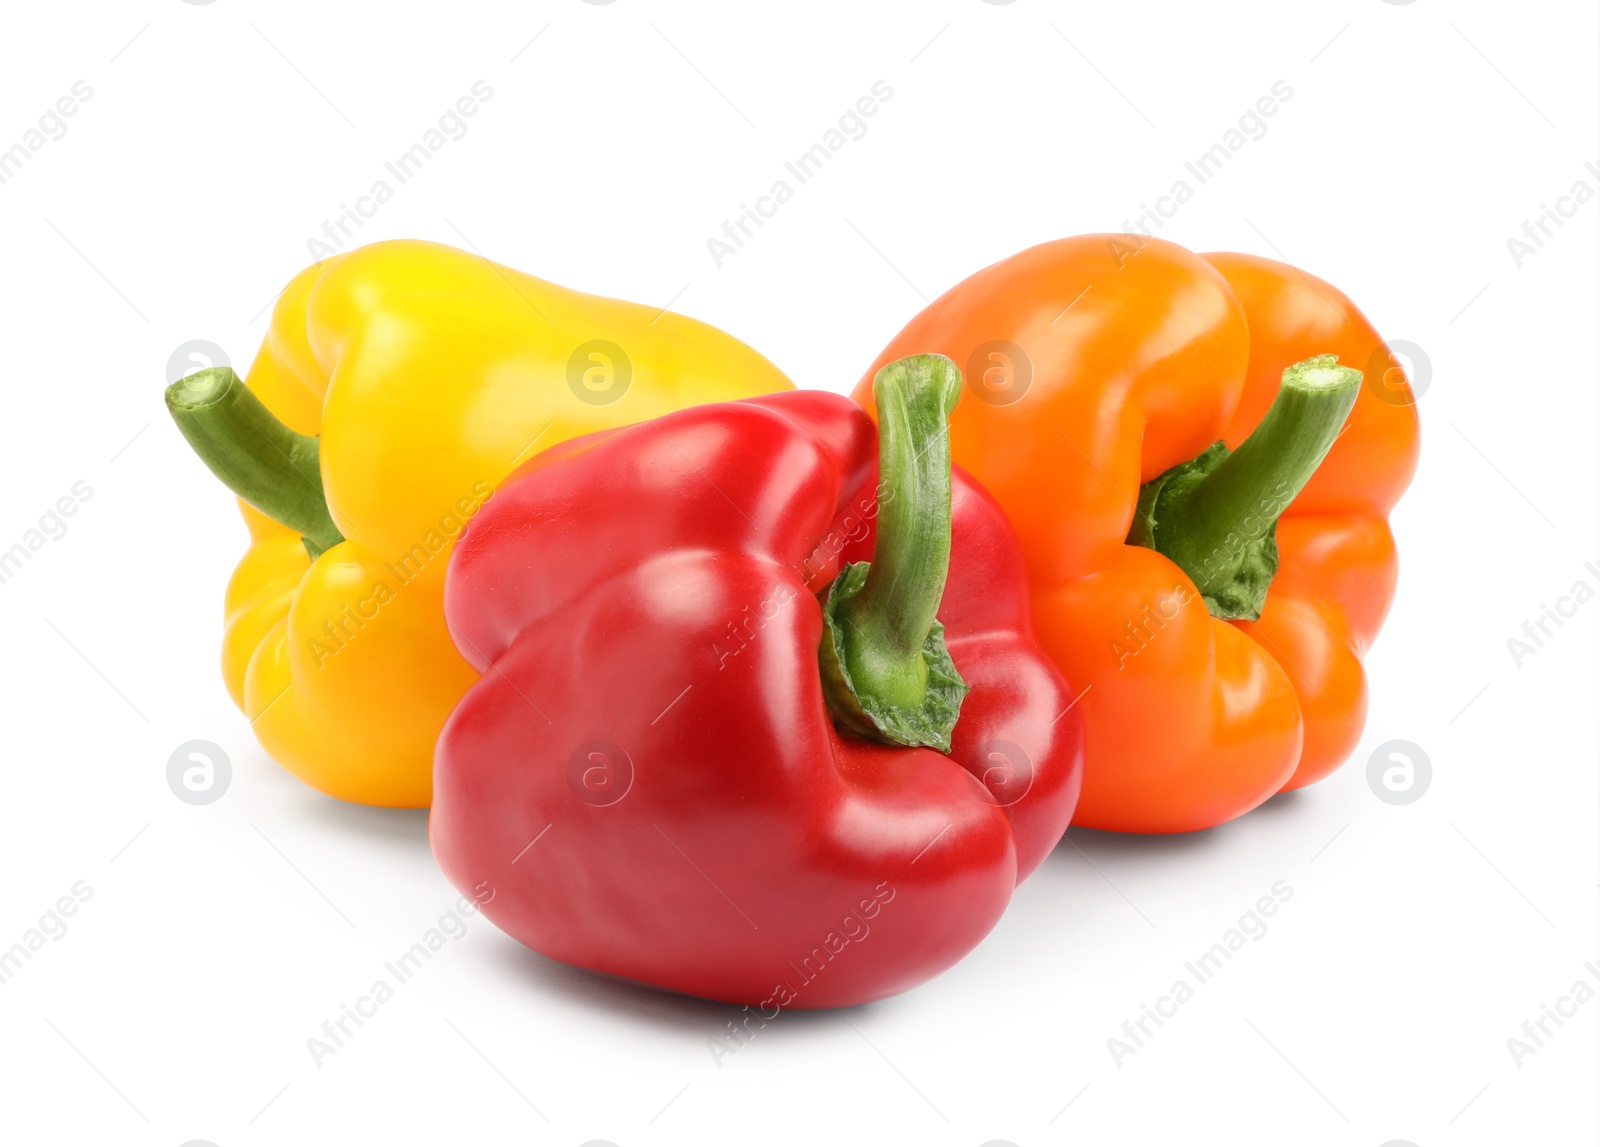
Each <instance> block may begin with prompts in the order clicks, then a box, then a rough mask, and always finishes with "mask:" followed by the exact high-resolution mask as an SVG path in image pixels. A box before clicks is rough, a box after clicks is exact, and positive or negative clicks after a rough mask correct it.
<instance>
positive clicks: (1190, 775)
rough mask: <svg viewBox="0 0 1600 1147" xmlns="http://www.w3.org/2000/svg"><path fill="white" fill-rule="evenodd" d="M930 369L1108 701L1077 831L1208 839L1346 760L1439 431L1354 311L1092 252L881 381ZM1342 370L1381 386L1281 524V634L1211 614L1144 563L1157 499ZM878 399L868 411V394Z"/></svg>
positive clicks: (1041, 260)
mask: <svg viewBox="0 0 1600 1147" xmlns="http://www.w3.org/2000/svg"><path fill="white" fill-rule="evenodd" d="M911 348H916V349H917V350H918V351H931V352H939V353H942V354H946V355H949V356H950V357H952V358H953V359H955V361H956V362H958V363H960V364H962V365H963V366H965V367H966V368H967V378H968V385H969V388H970V389H972V391H973V393H972V394H971V395H969V396H968V401H964V402H963V403H962V404H961V406H960V407H959V408H958V409H957V411H956V413H955V414H954V415H953V417H952V420H951V449H952V453H953V456H954V458H955V460H956V461H957V462H958V463H960V464H961V465H962V466H963V467H965V468H966V469H967V470H968V471H970V472H971V473H972V474H973V475H974V476H975V477H976V478H977V479H978V480H979V481H981V482H982V483H983V484H984V485H985V486H986V488H987V489H988V490H989V491H990V492H991V493H992V494H993V495H994V497H995V498H996V500H997V501H999V503H1000V504H1001V505H1002V506H1003V507H1004V508H1005V510H1006V512H1007V514H1009V515H1010V518H1011V521H1012V524H1013V525H1014V526H1015V528H1016V530H1017V534H1018V536H1019V539H1020V541H1021V544H1022V548H1023V551H1024V553H1025V554H1026V557H1027V564H1028V573H1029V578H1030V581H1031V584H1032V587H1033V594H1034V618H1035V623H1036V626H1037V630H1038V633H1039V637H1040V640H1041V641H1042V642H1043V644H1044V645H1045V647H1046V649H1048V650H1049V652H1050V654H1051V656H1052V657H1053V658H1054V659H1055V661H1056V662H1057V664H1058V665H1059V666H1060V667H1061V669H1062V671H1063V672H1064V673H1065V674H1066V675H1067V677H1068V679H1069V680H1071V681H1073V682H1074V684H1076V685H1078V687H1080V688H1086V689H1087V690H1088V692H1086V693H1085V694H1084V696H1083V699H1082V701H1081V702H1080V704H1079V705H1078V707H1077V709H1078V711H1081V712H1082V714H1083V720H1084V726H1085V735H1086V743H1087V761H1088V763H1087V766H1086V775H1085V780H1084V791H1083V797H1082V800H1081V801H1080V803H1079V808H1078V813H1077V816H1076V823H1080V824H1084V825H1087V826H1090V827H1093V828H1101V829H1114V830H1119V831H1127V832H1183V831H1188V830H1192V829H1201V828H1207V827H1210V826H1213V825H1217V824H1221V823H1223V822H1225V821H1228V820H1231V819H1233V818H1234V817H1237V816H1240V815H1241V814H1243V813H1245V812H1247V811H1249V810H1250V809H1252V808H1254V807H1256V806H1257V805H1259V804H1261V803H1262V802H1263V801H1265V800H1266V799H1268V798H1269V797H1270V796H1272V795H1273V794H1274V793H1276V792H1278V791H1280V790H1283V789H1288V788H1295V787H1298V786H1301V785H1305V784H1310V783H1311V782H1313V781H1316V780H1318V779H1320V778H1322V777H1323V776H1326V775H1327V774H1328V773H1329V772H1331V771H1332V770H1333V769H1335V768H1336V767H1337V766H1338V765H1339V764H1340V763H1341V762H1342V761H1343V760H1344V758H1345V757H1346V756H1348V755H1349V753H1350V752H1351V750H1352V749H1353V747H1354V746H1355V744H1356V742H1357V740H1358V738H1359V737H1360V734H1361V729H1362V725H1363V723H1364V721H1365V717H1366V708H1367V690H1366V681H1365V674H1364V672H1363V669H1362V663H1361V659H1362V656H1363V655H1364V653H1365V652H1366V650H1367V648H1368V647H1369V646H1370V645H1371V643H1372V641H1373V639H1374V638H1375V637H1376V635H1377V632H1378V629H1379V627H1380V625H1381V624H1382V622H1383V619H1384V617H1385V615H1386V614H1387V612H1388V609H1389V605H1390V602H1391V600H1392V598H1393V594H1394V588H1395V580H1396V568H1397V566H1396V554H1395V544H1394V538H1393V536H1392V534H1391V533H1390V530H1389V526H1388V522H1387V515H1388V512H1389V510H1390V509H1391V507H1393V505H1394V504H1395V502H1396V500H1397V499H1398V498H1399V497H1400V495H1401V494H1402V493H1403V492H1404V490H1405V488H1406V486H1407V484H1408V483H1409V481H1410V479H1411V475H1412V472H1413V470H1414V469H1415V466H1416V460H1417V453H1418V426H1417V418H1416V411H1415V407H1414V405H1413V400H1412V397H1411V393H1410V390H1409V385H1408V383H1407V381H1406V379H1405V376H1404V374H1403V372H1402V371H1401V370H1400V368H1399V366H1398V364H1397V363H1396V362H1395V360H1394V359H1393V358H1392V357H1391V356H1390V355H1389V353H1388V351H1387V348H1386V347H1385V345H1384V343H1383V340H1382V339H1381V338H1380V337H1379V335H1378V333H1377V332H1376V331H1375V330H1374V329H1373V327H1372V325H1371V324H1370V323H1369V322H1368V321H1367V320H1366V319H1365V318H1364V317H1363V316H1362V314H1361V312H1360V311H1359V310H1357V309H1356V307H1355V305H1354V304H1353V303H1351V302H1350V300H1349V299H1348V298H1346V297H1345V296H1344V295H1343V294H1342V293H1340V292H1339V291H1338V290H1337V289H1335V288H1334V287H1332V286H1330V285H1329V284H1327V283H1325V282H1323V281H1322V280H1320V279H1317V278H1315V277H1314V276H1311V275H1308V274H1306V273H1304V272H1302V271H1299V270H1297V269H1295V268H1293V267H1290V266H1288V265H1286V264H1283V263H1278V262H1274V261H1272V260H1268V259H1261V258H1257V257H1254V256H1250V255H1238V254H1217V255H1207V256H1203V257H1202V256H1199V255H1195V254H1193V253H1191V252H1189V251H1187V250H1185V249H1184V248H1182V247H1179V246H1177V245H1175V244H1173V243H1169V242H1165V241H1163V240H1159V239H1149V238H1145V237H1140V236H1129V235H1090V236H1081V237H1077V238H1072V239H1064V240H1060V241H1057V242H1052V243H1046V244H1043V245H1041V246H1038V247H1034V248H1032V249H1030V250H1027V251H1024V252H1022V253H1021V254H1018V255H1016V256H1013V257H1012V258H1009V259H1006V260H1004V261H1002V262H1000V263H997V264H995V265H994V266H991V267H989V268H987V269H985V270H983V271H980V272H978V273H977V274H975V275H973V276H972V277H970V278H969V279H967V280H965V281H964V282H962V283H961V284H959V285H958V286H956V287H955V288H953V289H952V290H950V291H949V292H947V293H946V294H945V295H943V296H942V297H941V298H939V299H938V300H937V301H936V302H935V303H934V304H932V306H930V307H929V308H928V309H927V310H926V311H924V312H923V313H922V314H920V315H918V316H917V317H916V318H914V319H912V320H911V322H910V323H909V324H907V326H906V328H905V329H904V330H903V331H901V332H900V334H899V335H897V336H896V337H895V339H894V340H893V341H892V342H891V343H890V344H889V346H888V347H886V348H885V350H884V351H883V353H882V355H880V357H879V360H878V361H879V363H882V362H885V361H888V360H891V359H894V358H896V357H897V356H899V355H901V354H903V353H906V352H907V351H908V350H909V349H911ZM1324 354H1329V355H1336V356H1337V358H1338V361H1339V362H1340V363H1341V364H1343V365H1345V366H1347V367H1353V368H1355V369H1357V370H1360V371H1363V372H1364V373H1365V374H1366V380H1365V382H1364V383H1363V384H1362V385H1361V387H1360V393H1359V397H1357V398H1356V399H1355V404H1354V407H1353V410H1352V411H1351V413H1350V415H1349V419H1348V422H1347V423H1346V424H1345V428H1344V431H1343V433H1342V434H1341V435H1340V436H1339V437H1338V439H1337V441H1336V442H1335V443H1334V444H1333V446H1332V449H1331V450H1330V451H1329V452H1328V454H1327V456H1326V458H1325V460H1324V461H1323V462H1322V464H1321V466H1320V467H1319V468H1318V469H1317V470H1316V472H1315V473H1314V474H1313V475H1312V477H1311V479H1310V481H1309V483H1308V484H1306V485H1305V487H1304V489H1303V490H1301V492H1300V493H1299V495H1298V496H1297V497H1295V498H1294V499H1293V502H1292V504H1290V505H1289V506H1288V508H1287V510H1286V511H1285V512H1284V513H1283V515H1282V517H1281V518H1279V520H1278V525H1277V547H1278V551H1279V565H1278V569H1277V573H1276V575H1275V576H1274V578H1273V580H1272V582H1271V586H1270V589H1269V591H1268V593H1267V597H1266V602H1265V605H1264V608H1263V609H1262V611H1261V615H1260V617H1259V619H1258V620H1255V621H1249V620H1221V619H1219V618H1217V617H1213V616H1211V614H1210V613H1209V612H1208V610H1207V607H1206V604H1205V602H1204V601H1203V600H1202V599H1201V597H1200V595H1199V593H1198V591H1197V589H1196V586H1195V584H1194V582H1193V580H1192V579H1191V578H1190V577H1189V576H1188V575H1187V574H1185V572H1184V571H1183V570H1182V569H1180V568H1179V567H1178V566H1176V565H1174V564H1173V563H1172V562H1171V561H1169V560H1168V559H1167V558H1166V557H1164V556H1163V555H1162V554H1161V553H1158V552H1156V551H1155V550H1153V549H1149V548H1145V547H1143V546H1139V545H1130V544H1127V541H1126V539H1127V538H1128V535H1129V530H1130V525H1131V524H1132V522H1133V518H1134V513H1135V508H1136V504H1137V502H1138V498H1139V495H1140V489H1141V486H1142V484H1144V483H1147V482H1150V481H1151V480H1152V479H1154V478H1156V477H1158V476H1160V475H1161V474H1163V472H1165V471H1167V470H1168V469H1169V468H1171V467H1174V466H1177V465H1179V464H1182V463H1185V462H1187V461H1189V460H1191V459H1193V458H1195V457H1196V456H1197V455H1199V454H1201V453H1202V452H1203V451H1205V450H1206V449H1207V448H1208V447H1210V446H1211V445H1212V444H1213V443H1214V442H1217V441H1218V440H1222V441H1226V442H1227V443H1228V445H1229V446H1230V447H1235V448H1236V447H1237V446H1238V445H1239V444H1240V442H1241V441H1243V440H1244V439H1245V438H1246V437H1247V436H1248V435H1249V434H1250V432H1251V431H1252V430H1253V429H1254V428H1255V427H1256V426H1257V424H1258V423H1259V422H1260V420H1261V419H1262V417H1263V414H1264V413H1265V411H1266V410H1267V409H1268V407H1269V406H1270V405H1271V404H1272V402H1273V400H1274V397H1275V396H1276V395H1277V393H1278V391H1279V379H1280V376H1281V375H1282V373H1283V372H1284V370H1285V368H1287V367H1289V366H1291V364H1295V363H1299V362H1301V361H1302V360H1305V359H1308V358H1311V357H1312V356H1316V355H1324ZM873 369H874V370H875V369H876V365H875V366H874V368H873ZM871 377H872V371H871V370H869V372H868V374H867V378H868V379H870V378H871ZM855 393H856V397H857V399H858V400H859V401H861V402H862V403H863V404H864V405H866V406H867V407H868V408H869V409H870V408H871V405H872V396H871V392H870V388H869V387H868V386H867V384H866V383H865V382H863V384H862V385H861V386H859V387H858V388H857V390H856V392H855ZM974 397H976V398H980V399H984V401H973V400H972V399H973V398H974Z"/></svg>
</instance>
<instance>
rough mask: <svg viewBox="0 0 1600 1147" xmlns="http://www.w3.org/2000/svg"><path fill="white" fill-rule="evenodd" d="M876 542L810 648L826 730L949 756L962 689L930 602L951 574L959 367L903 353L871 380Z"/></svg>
mask: <svg viewBox="0 0 1600 1147" xmlns="http://www.w3.org/2000/svg"><path fill="white" fill-rule="evenodd" d="M873 395H874V398H875V399H876V402H877V406H878V517H877V540H876V543H875V545H874V549H873V554H872V561H871V562H857V563H855V564H853V565H851V566H850V567H849V568H848V569H846V570H844V571H843V572H841V573H840V575H839V577H838V579H837V580H835V582H834V583H833V585H832V586H831V587H830V588H829V591H828V597H827V601H826V603H825V605H824V609H823V616H824V624H825V633H824V636H823V641H822V647H821V649H820V651H819V662H820V666H821V670H822V682H823V694H824V697H825V699H826V701H827V703H828V708H829V710H830V711H831V712H832V713H833V716H834V719H835V721H837V722H838V723H839V724H840V725H841V726H843V727H844V728H846V729H849V730H850V731H852V732H854V733H856V734H858V735H860V736H863V737H867V738H870V739H872V740H877V741H884V742H888V743H892V744H903V745H932V746H935V747H937V748H940V749H944V750H948V749H949V746H950V732H951V730H952V729H953V728H954V726H955V722H956V718H957V716H958V715H959V712H960V707H961V699H962V697H964V696H965V695H966V692H967V686H966V683H965V682H964V681H962V680H961V675H960V674H959V673H958V672H957V671H956V668H955V665H954V664H953V663H952V662H951V661H950V655H949V652H948V650H947V649H946V648H945V643H944V627H943V626H942V625H940V624H939V621H938V618H937V612H938V608H939V600H940V599H941V598H942V597H943V596H944V584H945V578H946V576H947V575H948V573H949V570H950V436H949V417H950V412H951V411H952V410H954V409H955V405H956V402H957V400H958V399H959V398H960V397H961V370H960V368H959V367H957V366H956V364H955V363H953V362H951V361H950V360H949V359H948V358H945V357H944V356H943V355H932V354H928V355H913V356H912V357H910V358H903V359H899V360H898V361H896V362H892V363H890V364H889V365H887V366H885V367H884V368H883V369H882V370H880V371H879V372H878V375H877V377H876V378H875V379H874V380H873Z"/></svg>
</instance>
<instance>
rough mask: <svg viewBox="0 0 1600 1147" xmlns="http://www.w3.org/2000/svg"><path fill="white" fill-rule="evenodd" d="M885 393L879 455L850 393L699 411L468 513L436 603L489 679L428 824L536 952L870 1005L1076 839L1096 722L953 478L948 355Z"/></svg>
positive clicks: (958, 944)
mask: <svg viewBox="0 0 1600 1147" xmlns="http://www.w3.org/2000/svg"><path fill="white" fill-rule="evenodd" d="M877 385H878V387H879V401H880V403H881V404H882V408H883V411H884V416H883V419H882V421H881V423H880V424H879V427H878V431H879V434H880V435H881V445H876V444H875V440H874V431H873V426H872V423H871V422H870V421H869V420H868V419H867V417H866V416H865V414H864V413H863V412H862V411H861V409H860V408H859V407H857V406H856V405H855V404H854V403H852V402H851V401H850V400H849V399H848V398H846V397H844V396H843V395H833V394H825V393H815V392H810V393H807V392H798V393H792V394H780V395H773V396H770V397H763V398H755V399H749V400H746V401H743V402H732V403H722V404H718V405H713V406H703V407H697V408H695V409H693V410H687V411H683V412H681V413H678V414H673V415H668V416H666V417H664V418H661V419H658V420H656V421H655V422H651V423H646V424H643V425H639V426H633V427H629V428H626V429H623V430H618V431H613V432H610V433H601V434H595V435H590V436H589V437H586V438H580V439H575V440H573V441H570V442H567V443H565V444H564V445H561V446H557V447H555V448H553V449H551V450H547V451H545V452H544V453H542V454H540V455H539V456H538V457H536V458H534V459H532V460H531V461H529V462H528V463H527V464H526V465H525V466H524V467H523V468H522V469H521V470H520V471H519V472H518V473H517V474H515V475H513V476H512V477H511V478H510V479H508V480H507V481H506V482H505V483H504V484H503V485H502V487H501V488H500V490H499V492H498V493H497V494H496V495H495V499H494V501H493V502H492V503H491V504H490V505H488V506H486V507H485V508H484V509H483V511H482V512H481V513H479V515H478V516H477V517H476V518H475V519H474V520H473V522H472V523H471V525H470V526H468V527H467V531H466V535H465V537H464V538H463V540H462V541H461V542H460V543H458V545H457V547H456V552H455V554H454V556H453V557H452V558H451V562H450V572H449V577H448V579H447V582H446V587H445V614H446V617H447V618H448V620H449V623H450V627H451V631H452V632H453V633H454V634H455V635H456V638H457V641H458V643H459V645H460V648H461V652H462V654H463V655H464V656H465V657H466V659H467V660H468V661H469V662H470V663H471V664H472V666H473V668H474V669H476V670H478V671H480V672H482V673H483V674H484V676H483V677H482V678H480V679H479V681H478V682H477V684H475V685H473V686H472V688H471V689H469V690H468V691H467V694H466V696H465V697H464V698H462V701H461V704H460V705H459V706H457V708H456V711H455V713H454V714H453V715H452V716H451V718H450V720H449V722H448V723H447V724H446V726H445V729H444V732H443V733H442V734H441V736H440V740H439V749H438V759H437V766H436V782H435V783H436V791H435V803H434V806H433V810H432V813H431V815H430V820H429V835H430V839H431V841H432V844H433V849H434V853H435V855H436V856H437V858H438V860H439V863H440V865H441V867H442V868H443V870H444V872H445V874H446V875H447V876H448V877H449V878H450V880H451V881H452V882H453V883H454V884H455V885H456V886H457V887H459V888H464V889H478V890H480V891H481V890H489V891H491V892H492V897H491V898H490V899H488V900H486V901H484V912H485V914H486V915H487V916H488V917H489V918H490V919H491V920H493V921H494V922H495V923H496V924H497V925H499V926H500V927H501V928H502V929H504V930H505V931H506V932H508V933H510V934H511V935H512V936H514V937H516V938H517V939H518V940H520V941H522V942H523V943H524V944H526V945H528V946H529V947H531V948H533V949H535V950H537V951H539V952H541V953H543V954H545V955H546V956H549V957H551V958H553V959H556V960H560V961H564V962H566V963H568V964H574V965H578V966H580V967H584V968H588V969H592V970H594V971H597V972H601V973H604V974H606V975H609V976H613V977H620V978H623V979H627V980H632V981H637V982H640V983H644V984H649V985H653V986H655V987H659V988H664V989H668V990H671V991H675V992H681V993H688V994H690V995H695V996H702V997H706V998H710V999H715V1000H723V1001H729V1002H732V1003H740V1004H746V1005H748V1006H750V1007H752V1008H759V1009H761V1014H763V1015H764V1016H765V1017H766V1018H768V1019H770V1018H771V1017H772V1016H773V1015H775V1014H776V1013H777V1012H778V1011H779V1010H783V1009H790V1008H819V1007H834V1006H840V1005H846V1004H855V1003H860V1002H863V1001H866V1000H871V999H876V998H878V997H881V996H886V995H889V994H891V993H894V992H898V991H901V990H903V989H905V988H909V987H911V986H913V985H915V984H917V983H919V982H921V981H922V980H925V979H927V978H928V977H929V976H932V975H934V974H936V973H938V972H939V971H941V970H943V969H944V968H946V967H948V966H949V965H951V964H952V963H954V962H955V961H956V960H958V959H959V958H960V957H961V956H962V955H963V954H964V953H966V952H967V951H968V950H969V949H971V948H972V947H973V946H974V945H975V944H977V943H978V941H979V940H980V939H982V937H983V936H984V935H985V934H986V933H987V932H988V931H989V929H990V928H991V927H992V926H993V924H994V923H995V921H996V919H997V918H998V917H999V915H1000V913H1001V911H1002V910H1003V909H1004V907H1005V905H1006V903H1007V901H1008V900H1009V898H1010V896H1011V892H1012V890H1013V888H1014V887H1015V886H1016V884H1017V883H1018V882H1019V881H1020V880H1021V879H1022V878H1023V877H1025V876H1026V875H1027V874H1028V873H1029V872H1031V871H1032V870H1033V869H1034V868H1035V867H1037V865H1038V864H1039V863H1040V861H1041V860H1042V859H1043V858H1044V857H1045V856H1046V855H1047V854H1048V853H1049V851H1050V850H1051V848H1052V847H1053V846H1054V845H1055V844H1056V842H1057V840H1058V838H1059V837H1060V835H1061V833H1062V831H1063V830H1064V829H1065V828H1066V825H1067V823H1068V821H1069V820H1070V818H1071V814H1072V809H1073V805H1074V803H1075V801H1076V799H1077V794H1078V788H1079V777H1080V767H1081V732H1080V728H1079V725H1078V717H1077V714H1076V712H1075V711H1074V710H1073V709H1072V699H1073V694H1072V693H1071V692H1070V691H1069V689H1068V688H1067V685H1066V683H1065V681H1063V680H1062V678H1061V676H1060V675H1059V673H1058V672H1057V671H1056V670H1055V668H1054V667H1053V666H1052V665H1051V664H1050V662H1049V659H1048V658H1047V657H1046V656H1045V655H1044V652H1043V651H1042V650H1041V649H1040V648H1039V646H1038V645H1037V643H1036V641H1035V639H1034V637H1033V634H1032V627H1031V624H1030V621H1029V609H1028V594H1027V582H1026V575H1025V573H1024V570H1023V565H1022V559H1021V555H1020V553H1019V552H1018V550H1017V546H1016V541H1015V538H1014V537H1013V535H1012V533H1011V529H1010V526H1009V524H1008V523H1007V522H1006V520H1005V516H1004V515H1003V513H1002V512H1001V511H1000V509H999V507H998V506H996V504H995V503H994V501H993V499H991V498H990V497H989V496H988V495H987V494H986V493H985V492H984V491H983V490H982V489H981V488H980V487H979V486H978V485H976V484H975V483H974V482H973V481H972V480H971V479H970V478H968V477H967V476H966V475H964V474H962V473H960V472H959V471H957V472H955V473H954V474H953V475H952V471H951V466H950V461H949V451H948V446H947V442H946V436H945V430H944V428H945V420H946V416H947V414H948V411H949V409H950V407H951V406H952V405H953V404H954V402H955V401H956V399H957V398H958V397H959V394H960V387H961V381H960V371H959V370H958V369H957V368H956V367H955V365H954V364H953V363H950V362H949V361H948V360H946V359H942V358H938V357H936V356H923V357H915V358H909V359H906V360H904V361H901V362H898V363H894V364H892V365H890V366H888V367H886V368H885V369H884V370H883V371H882V372H881V373H880V374H879V375H878V380H877ZM880 466H881V482H880ZM819 594H820V595H821V596H820V597H819V596H818V595H819Z"/></svg>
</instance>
